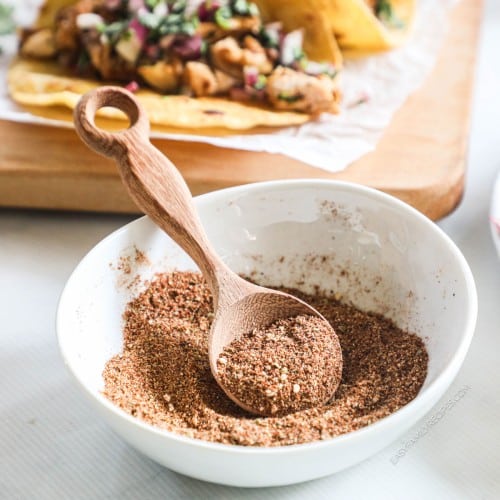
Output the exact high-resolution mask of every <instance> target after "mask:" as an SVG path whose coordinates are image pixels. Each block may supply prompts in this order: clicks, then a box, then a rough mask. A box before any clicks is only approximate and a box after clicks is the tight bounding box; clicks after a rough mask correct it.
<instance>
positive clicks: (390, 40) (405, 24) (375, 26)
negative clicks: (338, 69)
mask: <svg viewBox="0 0 500 500" xmlns="http://www.w3.org/2000/svg"><path fill="white" fill-rule="evenodd" d="M327 3H328V7H327V9H326V11H325V12H327V17H328V20H329V23H330V26H331V30H332V32H333V35H334V36H335V38H336V40H337V42H338V44H339V46H340V48H341V49H342V51H343V52H344V53H345V54H346V55H347V56H351V55H355V54H356V53H361V54H363V53H369V52H377V51H383V50H388V49H392V48H395V47H399V46H400V45H402V44H403V43H404V42H405V41H406V40H407V38H408V36H409V35H410V33H411V30H412V27H413V20H414V16H415V0H390V3H391V5H392V8H393V11H394V13H395V15H396V16H397V18H398V19H399V20H401V22H402V26H401V27H392V26H389V25H387V24H385V23H383V22H382V21H380V20H379V19H378V18H377V16H376V15H375V14H374V12H373V10H372V9H371V8H370V7H369V5H368V4H367V3H366V1H365V0H328V2H327Z"/></svg>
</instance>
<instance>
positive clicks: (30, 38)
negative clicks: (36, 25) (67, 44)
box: [21, 28, 56, 59]
mask: <svg viewBox="0 0 500 500" xmlns="http://www.w3.org/2000/svg"><path fill="white" fill-rule="evenodd" d="M21 54H22V55H23V56H26V57H36V58H39V59H48V58H50V57H53V56H55V55H56V44H55V40H54V34H53V33H52V30H51V29H50V28H44V29H41V30H39V31H35V32H33V33H31V34H28V35H26V36H25V38H24V40H23V42H22V44H21Z"/></svg>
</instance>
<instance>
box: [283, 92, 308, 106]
mask: <svg viewBox="0 0 500 500" xmlns="http://www.w3.org/2000/svg"><path fill="white" fill-rule="evenodd" d="M302 97H303V95H302V94H288V93H287V92H280V93H279V94H278V99H281V100H282V101H286V102H289V103H293V102H297V101H300V99H302Z"/></svg>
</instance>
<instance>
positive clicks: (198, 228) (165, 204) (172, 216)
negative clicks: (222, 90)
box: [74, 87, 227, 299]
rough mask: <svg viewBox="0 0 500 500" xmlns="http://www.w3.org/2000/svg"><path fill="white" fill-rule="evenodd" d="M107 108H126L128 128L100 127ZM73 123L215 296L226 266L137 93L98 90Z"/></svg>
mask: <svg viewBox="0 0 500 500" xmlns="http://www.w3.org/2000/svg"><path fill="white" fill-rule="evenodd" d="M104 106H112V107H115V108H118V109H120V110H122V111H123V112H125V114H126V115H127V116H128V118H129V120H130V126H129V128H128V129H126V130H122V131H119V132H107V131H104V130H102V129H99V128H97V126H96V125H95V122H94V118H95V114H96V112H97V110H99V109H100V108H102V107H104ZM74 121H75V126H76V131H77V132H78V134H79V136H80V137H81V138H82V140H83V141H84V142H85V143H86V144H87V145H88V146H89V147H90V148H91V149H94V150H95V151H97V152H98V153H101V154H102V155H104V156H108V157H111V158H114V159H115V160H116V162H117V163H118V166H119V168H120V174H121V177H122V180H123V182H124V184H125V186H126V188H127V190H128V192H129V194H130V196H131V197H132V199H133V200H134V202H135V203H136V204H137V206H138V207H139V208H140V209H141V210H142V211H143V212H144V213H146V214H147V215H149V217H151V219H153V221H154V222H155V223H156V224H157V225H158V226H159V227H161V228H162V229H163V230H164V231H165V232H166V233H167V234H169V235H170V236H171V238H172V239H174V240H175V241H176V242H177V243H178V244H179V245H180V246H181V247H182V248H183V249H184V250H185V251H186V252H187V253H188V254H189V255H190V256H191V258H192V259H193V260H194V261H195V262H196V264H197V265H198V266H199V267H200V269H201V271H202V272H203V274H204V276H205V279H206V280H207V281H208V284H209V286H210V287H211V288H212V292H213V294H214V298H215V299H217V297H218V295H219V293H218V291H219V286H218V274H219V273H223V274H224V275H226V274H227V267H226V266H225V265H224V264H223V263H222V261H221V260H220V259H219V257H218V256H217V254H216V253H215V252H214V251H213V249H212V247H211V245H210V243H209V241H208V239H207V237H206V235H205V232H204V230H203V227H202V225H201V223H200V220H199V218H198V214H197V212H196V208H195V207H194V204H193V201H192V197H191V193H190V191H189V188H188V187H187V185H186V183H185V182H184V179H183V178H182V176H181V174H180V173H179V171H178V170H177V168H176V167H175V165H174V164H173V163H172V162H171V161H170V160H168V158H166V157H165V156H164V155H163V154H162V153H161V152H160V151H158V150H157V149H156V148H155V147H154V146H153V145H152V144H151V143H150V142H149V121H148V118H147V115H146V113H145V112H144V110H143V109H142V108H141V106H140V104H139V103H138V102H137V100H136V99H135V98H134V96H133V94H131V93H130V92H128V91H127V90H125V89H123V88H120V87H100V88H97V89H95V90H93V91H91V92H89V93H88V94H86V95H84V96H83V97H82V98H81V99H80V101H79V103H78V105H77V107H76V109H75V114H74Z"/></svg>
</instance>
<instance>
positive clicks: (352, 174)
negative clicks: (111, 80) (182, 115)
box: [0, 0, 482, 220]
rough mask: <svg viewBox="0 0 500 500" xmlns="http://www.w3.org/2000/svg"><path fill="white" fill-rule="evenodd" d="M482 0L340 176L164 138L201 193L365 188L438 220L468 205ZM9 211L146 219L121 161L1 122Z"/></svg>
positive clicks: (459, 11)
mask: <svg viewBox="0 0 500 500" xmlns="http://www.w3.org/2000/svg"><path fill="white" fill-rule="evenodd" d="M481 11H482V9H481V2H480V1H478V0H462V1H461V2H460V3H459V4H458V5H457V6H456V7H455V8H454V11H453V13H452V19H451V28H450V30H449V33H448V35H447V38H446V41H445V44H444V46H443V47H442V50H441V52H440V55H439V59H438V62H437V64H436V67H435V69H434V71H433V72H432V74H431V75H430V77H429V78H428V79H427V81H426V83H425V84H424V85H423V87H422V88H420V89H419V91H418V92H417V93H415V94H414V95H412V96H411V97H410V98H409V99H408V100H407V102H406V103H405V105H404V106H403V107H402V108H401V109H400V110H399V111H398V112H397V113H396V115H395V117H394V119H393V121H392V123H391V125H390V126H389V127H388V129H387V130H386V132H385V134H384V136H383V138H382V140H381V141H380V143H379V145H378V146H377V149H376V151H374V152H372V153H369V154H367V155H365V156H364V157H362V158H361V159H359V160H358V161H356V162H355V163H353V164H352V165H350V166H349V167H348V168H347V169H345V170H344V171H342V172H339V173H335V174H332V173H328V172H324V171H322V170H319V169H316V168H312V167H310V166H308V165H306V164H304V163H301V162H299V161H296V160H293V159H290V158H287V157H285V156H281V155H273V154H268V153H253V152H246V151H238V150H232V149H222V148H216V147H213V146H210V145H206V144H202V143H196V142H191V143H186V142H177V141H170V140H155V141H154V144H155V145H156V146H157V147H158V148H159V149H160V150H162V151H163V152H165V153H166V154H168V156H169V157H170V158H171V159H172V161H173V162H174V163H175V164H176V165H177V166H178V167H179V169H180V170H181V172H182V174H183V176H184V178H185V179H186V180H187V182H188V184H189V186H190V188H191V190H192V192H193V194H200V193H204V192H207V191H211V190H214V189H218V188H222V187H227V186H234V185H239V184H245V183H250V182H256V181H263V180H272V179H295V178H305V177H308V178H322V179H342V180H349V181H353V182H359V183H361V184H364V185H368V186H372V187H375V188H377V189H381V190H383V191H385V192H387V193H390V194H393V195H395V196H397V197H399V198H401V199H402V200H404V201H406V202H408V203H410V204H411V205H413V206H414V207H416V208H417V209H419V210H421V211H422V212H423V213H425V214H426V215H427V216H429V217H430V218H432V219H434V220H436V219H439V218H441V217H443V216H444V215H446V214H447V213H449V212H450V211H452V210H453V209H454V208H455V206H456V205H457V204H458V202H459V201H460V198H461V196H462V192H463V187H464V173H465V162H466V151H467V143H468V133H469V117H470V102H471V93H472V87H473V80H474V68H475V62H476V46H477V39H478V33H479V26H480V20H481ZM0 206H4V207H29V208H43V209H57V210H85V211H104V212H137V209H136V207H135V206H134V205H133V203H132V202H131V201H130V199H129V198H128V196H127V194H126V193H125V190H124V189H123V187H122V185H121V181H120V179H119V177H118V171H117V169H116V168H115V166H114V164H113V162H111V161H110V160H107V159H104V158H102V157H100V156H97V155H96V154H95V153H93V152H91V151H90V150H89V149H87V148H86V147H85V146H84V145H83V144H82V143H81V142H80V140H79V139H78V137H77V136H76V134H75V132H74V131H73V130H71V129H61V128H53V127H45V126H35V125H27V124H19V123H11V122H6V121H0Z"/></svg>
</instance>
